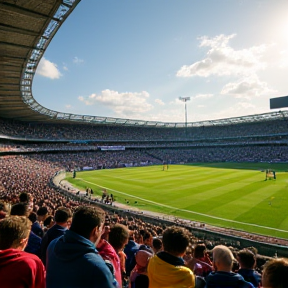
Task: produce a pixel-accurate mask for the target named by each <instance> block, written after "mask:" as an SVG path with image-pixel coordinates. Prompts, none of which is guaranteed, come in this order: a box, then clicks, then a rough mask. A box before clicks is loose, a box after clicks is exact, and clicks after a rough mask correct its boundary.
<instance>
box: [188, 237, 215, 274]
mask: <svg viewBox="0 0 288 288" xmlns="http://www.w3.org/2000/svg"><path fill="white" fill-rule="evenodd" d="M206 251H207V250H206V246H205V244H203V243H201V244H197V245H196V246H195V248H194V252H193V257H192V258H191V259H190V260H189V261H188V262H187V267H189V268H190V269H191V270H192V271H193V272H194V274H195V275H197V276H201V277H204V278H205V277H207V276H208V275H209V273H210V272H212V262H211V260H210V257H209V255H208V253H207V252H206Z"/></svg>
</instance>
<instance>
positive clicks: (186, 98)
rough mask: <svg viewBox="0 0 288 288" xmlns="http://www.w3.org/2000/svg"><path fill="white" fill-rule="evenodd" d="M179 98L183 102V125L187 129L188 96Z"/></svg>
mask: <svg viewBox="0 0 288 288" xmlns="http://www.w3.org/2000/svg"><path fill="white" fill-rule="evenodd" d="M179 100H180V101H182V102H184V103H185V127H186V129H187V104H186V102H187V101H189V100H190V97H179Z"/></svg>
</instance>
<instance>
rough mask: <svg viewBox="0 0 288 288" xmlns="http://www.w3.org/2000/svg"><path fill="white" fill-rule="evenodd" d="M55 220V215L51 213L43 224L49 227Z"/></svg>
mask: <svg viewBox="0 0 288 288" xmlns="http://www.w3.org/2000/svg"><path fill="white" fill-rule="evenodd" d="M52 221H53V216H52V215H49V216H48V217H47V218H46V219H45V220H44V221H43V226H45V227H47V226H48V225H50V224H51V222H52Z"/></svg>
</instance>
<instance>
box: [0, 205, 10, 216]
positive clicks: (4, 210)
mask: <svg viewBox="0 0 288 288" xmlns="http://www.w3.org/2000/svg"><path fill="white" fill-rule="evenodd" d="M7 214H8V207H7V204H6V203H5V202H4V201H0V220H1V219H3V218H5V217H6V215H7Z"/></svg>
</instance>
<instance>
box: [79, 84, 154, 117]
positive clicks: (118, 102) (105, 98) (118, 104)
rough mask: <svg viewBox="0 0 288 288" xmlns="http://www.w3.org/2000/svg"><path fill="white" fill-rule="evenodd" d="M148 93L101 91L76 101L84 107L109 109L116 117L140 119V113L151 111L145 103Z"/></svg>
mask: <svg viewBox="0 0 288 288" xmlns="http://www.w3.org/2000/svg"><path fill="white" fill-rule="evenodd" d="M148 98H149V93H148V92H146V91H142V92H140V93H137V92H124V93H119V92H117V91H113V90H109V89H106V90H103V91H102V92H101V94H99V95H97V94H95V93H93V94H91V95H90V96H88V97H87V98H85V97H83V96H79V97H78V100H80V101H82V102H84V103H85V104H86V105H100V104H101V105H103V106H106V107H108V108H109V109H111V110H112V111H113V112H114V113H115V114H116V115H117V117H131V116H138V115H139V117H141V114H142V113H146V112H147V111H150V110H151V109H153V106H152V105H151V104H149V103H148V102H147V99H148Z"/></svg>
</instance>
